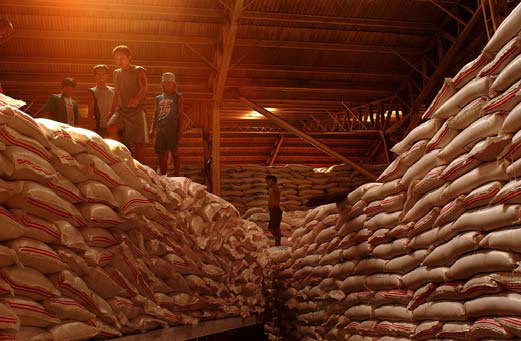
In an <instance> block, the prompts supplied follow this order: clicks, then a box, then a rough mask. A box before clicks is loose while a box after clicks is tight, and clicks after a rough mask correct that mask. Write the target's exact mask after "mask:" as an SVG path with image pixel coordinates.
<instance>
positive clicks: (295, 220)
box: [242, 207, 307, 245]
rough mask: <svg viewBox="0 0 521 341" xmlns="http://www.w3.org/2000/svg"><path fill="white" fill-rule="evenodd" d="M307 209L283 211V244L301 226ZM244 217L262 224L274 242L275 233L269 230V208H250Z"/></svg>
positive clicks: (281, 229)
mask: <svg viewBox="0 0 521 341" xmlns="http://www.w3.org/2000/svg"><path fill="white" fill-rule="evenodd" d="M306 213H307V211H293V212H287V211H286V212H283V213H282V222H281V223H280V231H281V234H282V238H283V242H282V244H283V245H286V242H285V240H286V239H287V238H289V237H290V236H291V233H292V232H293V230H294V229H296V228H297V227H298V226H301V220H302V219H304V218H305V216H306ZM242 219H244V220H248V221H251V222H254V223H255V224H257V225H258V226H260V227H261V228H262V229H263V230H264V232H265V233H266V236H267V237H268V239H270V240H272V241H273V242H274V238H273V234H272V233H271V231H269V230H268V223H269V220H270V215H269V213H268V210H267V209H265V208H261V207H256V208H250V209H249V210H247V211H246V212H245V213H244V214H243V215H242Z"/></svg>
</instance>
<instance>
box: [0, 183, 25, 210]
mask: <svg viewBox="0 0 521 341" xmlns="http://www.w3.org/2000/svg"><path fill="white" fill-rule="evenodd" d="M22 189H23V183H22V182H20V181H4V180H2V179H0V204H3V203H4V202H6V201H7V199H9V198H10V197H12V196H13V195H16V194H18V193H20V192H21V191H22Z"/></svg>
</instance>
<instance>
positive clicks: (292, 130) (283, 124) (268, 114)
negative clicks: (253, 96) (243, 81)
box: [239, 96, 377, 181]
mask: <svg viewBox="0 0 521 341" xmlns="http://www.w3.org/2000/svg"><path fill="white" fill-rule="evenodd" d="M239 99H240V100H241V102H242V103H244V104H246V105H247V106H248V107H250V108H251V109H253V110H255V111H256V112H258V113H259V114H261V115H263V116H265V117H266V118H268V119H270V120H271V121H273V122H275V123H276V124H277V125H278V126H280V127H282V128H284V129H286V130H287V131H289V132H290V133H293V134H295V135H297V136H298V137H300V138H302V139H303V140H304V141H307V142H309V143H310V144H312V145H313V146H315V147H316V148H317V149H319V150H321V151H322V152H324V153H325V154H327V155H329V156H331V157H334V158H335V159H337V160H339V161H341V162H343V163H345V164H347V165H349V166H351V167H352V168H353V169H354V170H356V171H358V172H359V173H361V174H363V175H365V176H367V177H368V178H369V179H370V180H372V181H374V180H376V178H377V176H376V175H374V174H373V173H371V172H370V171H369V170H367V169H365V168H364V167H362V166H360V165H358V164H357V163H355V162H353V161H351V160H350V159H348V158H347V157H345V156H343V155H341V154H339V153H337V152H335V151H334V150H333V149H331V148H329V147H328V146H326V145H325V144H323V143H322V142H320V141H318V140H316V139H315V138H313V137H311V136H309V135H308V134H306V133H304V132H303V131H302V130H300V129H298V128H295V127H294V126H292V125H291V124H289V123H288V122H286V121H284V120H283V119H281V118H280V117H278V116H277V115H275V114H273V113H271V112H270V111H268V110H266V109H264V108H263V107H261V106H259V105H258V104H256V103H255V102H252V101H250V100H249V99H247V98H244V97H242V96H239Z"/></svg>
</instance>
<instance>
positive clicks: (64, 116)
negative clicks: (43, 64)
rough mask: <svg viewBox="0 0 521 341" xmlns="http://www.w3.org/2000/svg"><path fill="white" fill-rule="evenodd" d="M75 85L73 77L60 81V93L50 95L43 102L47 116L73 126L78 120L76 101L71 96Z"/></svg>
mask: <svg viewBox="0 0 521 341" xmlns="http://www.w3.org/2000/svg"><path fill="white" fill-rule="evenodd" d="M75 87H76V81H75V80H74V78H71V77H67V78H65V79H64V80H63V81H62V92H61V94H53V95H50V96H49V98H48V99H47V103H45V107H44V110H45V112H47V115H46V116H47V117H48V118H50V119H51V120H55V121H58V122H62V123H67V124H69V125H71V126H75V125H76V124H77V121H78V117H79V114H78V103H77V102H76V101H75V100H74V99H73V98H72V92H73V90H74V88H75Z"/></svg>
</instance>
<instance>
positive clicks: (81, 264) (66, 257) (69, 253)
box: [54, 246, 89, 276]
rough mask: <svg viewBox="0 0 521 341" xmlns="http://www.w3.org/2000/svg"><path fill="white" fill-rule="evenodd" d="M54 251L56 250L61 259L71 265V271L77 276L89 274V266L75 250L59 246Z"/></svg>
mask: <svg viewBox="0 0 521 341" xmlns="http://www.w3.org/2000/svg"><path fill="white" fill-rule="evenodd" d="M54 250H56V252H57V253H58V255H60V258H61V259H62V260H63V261H64V262H65V263H67V265H69V267H70V269H71V271H72V272H74V273H75V274H77V275H80V276H83V275H85V274H87V273H88V272H89V266H88V265H87V263H86V262H85V260H84V259H83V258H82V257H81V256H79V255H78V254H77V253H76V252H74V250H72V249H69V248H67V247H63V246H57V247H55V248H54Z"/></svg>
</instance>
